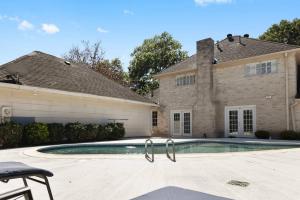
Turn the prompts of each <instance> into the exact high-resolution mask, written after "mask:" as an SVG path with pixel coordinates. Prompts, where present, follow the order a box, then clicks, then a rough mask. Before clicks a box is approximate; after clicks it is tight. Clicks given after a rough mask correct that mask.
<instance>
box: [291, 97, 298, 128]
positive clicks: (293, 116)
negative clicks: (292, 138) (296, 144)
mask: <svg viewBox="0 0 300 200" xmlns="http://www.w3.org/2000/svg"><path fill="white" fill-rule="evenodd" d="M297 104H298V102H297V101H295V103H293V104H292V105H291V114H292V125H293V131H296V119H295V106H296V105H297Z"/></svg>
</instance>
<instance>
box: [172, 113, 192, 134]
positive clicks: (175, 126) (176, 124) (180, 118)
mask: <svg viewBox="0 0 300 200" xmlns="http://www.w3.org/2000/svg"><path fill="white" fill-rule="evenodd" d="M170 117H171V134H172V135H174V136H191V135H192V111H191V110H176V111H171V116H170Z"/></svg>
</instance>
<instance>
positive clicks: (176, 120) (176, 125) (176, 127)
mask: <svg viewBox="0 0 300 200" xmlns="http://www.w3.org/2000/svg"><path fill="white" fill-rule="evenodd" d="M180 118H181V117H180V112H175V113H173V135H181V120H180Z"/></svg>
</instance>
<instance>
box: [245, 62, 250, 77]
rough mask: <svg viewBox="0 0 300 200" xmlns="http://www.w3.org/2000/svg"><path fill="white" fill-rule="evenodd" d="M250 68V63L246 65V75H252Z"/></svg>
mask: <svg viewBox="0 0 300 200" xmlns="http://www.w3.org/2000/svg"><path fill="white" fill-rule="evenodd" d="M250 68H251V66H250V65H246V66H245V75H246V76H250Z"/></svg>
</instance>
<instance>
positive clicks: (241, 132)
mask: <svg viewBox="0 0 300 200" xmlns="http://www.w3.org/2000/svg"><path fill="white" fill-rule="evenodd" d="M255 131H256V107H255V106H228V107H225V134H226V136H227V137H228V136H236V137H253V136H254V132H255Z"/></svg>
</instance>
